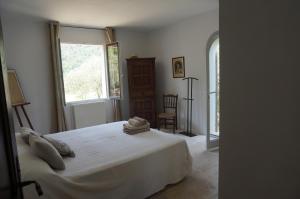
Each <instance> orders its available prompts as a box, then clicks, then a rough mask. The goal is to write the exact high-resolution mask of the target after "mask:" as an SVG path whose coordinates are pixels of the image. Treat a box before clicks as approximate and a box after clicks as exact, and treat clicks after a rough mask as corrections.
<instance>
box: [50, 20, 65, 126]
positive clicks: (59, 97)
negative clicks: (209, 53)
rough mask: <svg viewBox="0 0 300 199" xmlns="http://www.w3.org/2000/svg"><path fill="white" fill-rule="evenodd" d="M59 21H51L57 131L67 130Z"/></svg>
mask: <svg viewBox="0 0 300 199" xmlns="http://www.w3.org/2000/svg"><path fill="white" fill-rule="evenodd" d="M59 26H60V25H59V23H58V22H50V40H51V52H52V53H51V55H52V67H53V75H54V76H53V78H54V86H55V87H54V88H55V97H56V116H57V131H66V130H67V123H66V114H65V107H64V106H65V99H64V91H63V89H64V87H63V80H62V67H61V59H60V45H59Z"/></svg>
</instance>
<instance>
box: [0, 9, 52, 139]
mask: <svg viewBox="0 0 300 199" xmlns="http://www.w3.org/2000/svg"><path fill="white" fill-rule="evenodd" d="M1 17H2V18H1V19H2V26H3V34H4V47H5V54H6V62H7V66H8V68H12V69H16V70H17V75H18V78H19V81H20V84H21V87H22V89H23V92H24V95H25V98H26V100H28V101H29V102H31V104H30V105H28V106H26V110H27V111H28V114H29V117H30V118H31V122H32V124H33V126H34V127H35V129H36V130H39V131H41V132H42V133H48V132H51V131H54V130H55V128H56V120H55V113H54V107H55V104H54V96H53V88H54V86H53V83H52V70H51V65H50V51H49V49H50V42H49V33H48V29H47V28H48V26H47V24H46V23H44V22H41V21H38V20H35V19H33V18H29V17H24V16H17V15H11V14H9V13H6V12H1ZM14 116H15V115H14ZM23 121H25V120H24V117H23ZM14 122H15V127H16V128H15V129H16V130H18V129H19V128H18V127H19V125H18V124H17V121H16V117H14Z"/></svg>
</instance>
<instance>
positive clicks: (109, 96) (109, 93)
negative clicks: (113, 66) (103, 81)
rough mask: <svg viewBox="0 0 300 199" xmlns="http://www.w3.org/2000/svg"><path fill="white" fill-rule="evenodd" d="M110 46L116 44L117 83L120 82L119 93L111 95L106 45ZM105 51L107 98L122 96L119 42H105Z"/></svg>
mask: <svg viewBox="0 0 300 199" xmlns="http://www.w3.org/2000/svg"><path fill="white" fill-rule="evenodd" d="M110 46H116V47H117V48H118V74H119V84H120V95H119V96H113V95H111V92H110V75H109V72H110V71H109V69H110V66H109V57H108V56H109V55H108V47H110ZM105 53H106V72H107V86H108V88H107V90H108V98H109V99H121V96H122V83H121V65H120V46H119V42H113V43H110V44H106V48H105Z"/></svg>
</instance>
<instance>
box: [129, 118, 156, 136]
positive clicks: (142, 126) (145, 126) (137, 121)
mask: <svg viewBox="0 0 300 199" xmlns="http://www.w3.org/2000/svg"><path fill="white" fill-rule="evenodd" d="M149 130H150V123H149V122H148V121H147V120H145V119H143V118H140V117H133V118H131V119H129V120H128V123H126V124H123V131H124V132H125V133H127V134H129V135H134V134H137V133H142V132H146V131H149Z"/></svg>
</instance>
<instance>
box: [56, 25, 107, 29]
mask: <svg viewBox="0 0 300 199" xmlns="http://www.w3.org/2000/svg"><path fill="white" fill-rule="evenodd" d="M61 26H62V27H67V28H81V29H90V30H105V28H93V27H83V26H72V25H63V24H62V25H61Z"/></svg>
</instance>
